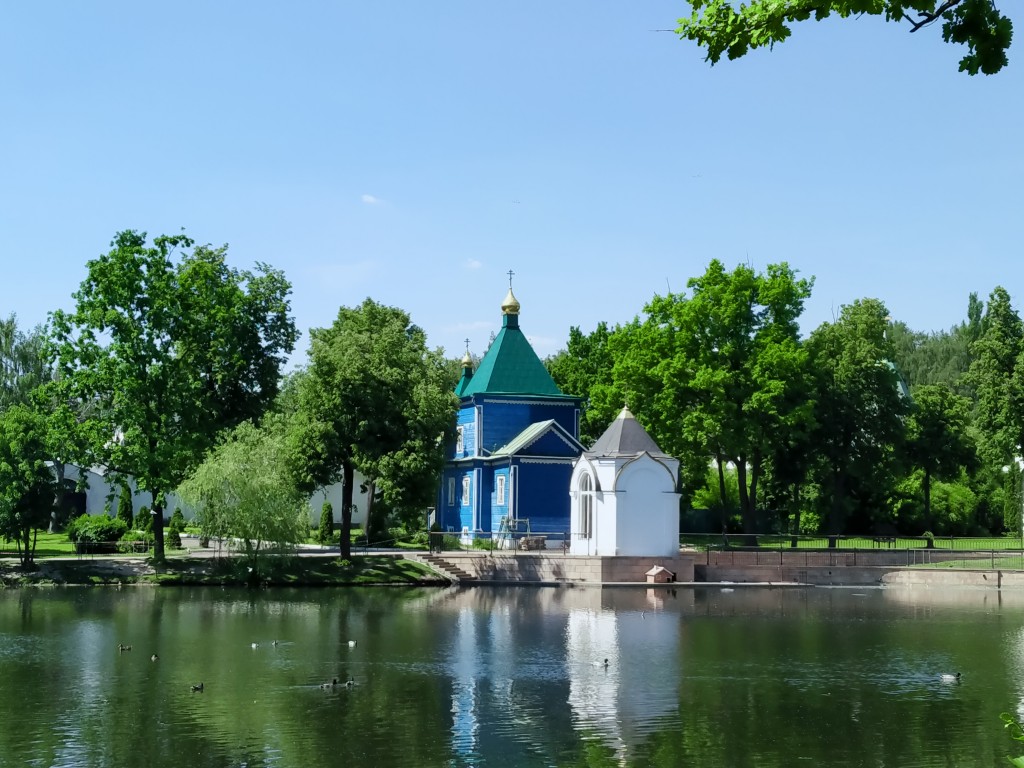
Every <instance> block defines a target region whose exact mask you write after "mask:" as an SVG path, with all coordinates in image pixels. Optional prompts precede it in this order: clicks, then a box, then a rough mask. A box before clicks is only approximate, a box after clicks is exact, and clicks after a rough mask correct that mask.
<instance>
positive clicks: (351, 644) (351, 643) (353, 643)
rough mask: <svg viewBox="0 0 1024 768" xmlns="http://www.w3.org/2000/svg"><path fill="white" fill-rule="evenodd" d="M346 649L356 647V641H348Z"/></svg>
mask: <svg viewBox="0 0 1024 768" xmlns="http://www.w3.org/2000/svg"><path fill="white" fill-rule="evenodd" d="M348 647H349V648H355V647H356V641H355V640H349V641H348Z"/></svg>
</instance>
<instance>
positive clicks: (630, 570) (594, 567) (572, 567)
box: [442, 552, 693, 584]
mask: <svg viewBox="0 0 1024 768" xmlns="http://www.w3.org/2000/svg"><path fill="white" fill-rule="evenodd" d="M442 557H443V558H444V559H445V560H446V561H448V562H449V563H451V564H452V565H456V566H458V567H459V568H461V569H462V570H464V571H465V572H466V573H468V574H469V575H470V576H472V577H473V578H475V579H478V580H480V581H509V582H537V583H578V584H609V583H646V581H647V576H646V574H647V571H649V570H650V569H651V568H653V567H654V566H657V565H660V566H663V567H665V568H667V569H668V570H670V571H672V572H673V573H675V574H676V579H675V580H676V581H693V555H692V554H686V553H680V554H679V555H676V556H675V557H586V556H582V555H549V554H542V553H533V552H523V553H515V554H512V553H503V552H494V553H490V552H484V553H478V552H444V553H442Z"/></svg>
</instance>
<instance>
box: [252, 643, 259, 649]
mask: <svg viewBox="0 0 1024 768" xmlns="http://www.w3.org/2000/svg"><path fill="white" fill-rule="evenodd" d="M249 645H250V647H252V649H253V650H256V649H257V648H259V647H260V644H259V643H250V644H249Z"/></svg>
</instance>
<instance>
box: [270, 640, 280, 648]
mask: <svg viewBox="0 0 1024 768" xmlns="http://www.w3.org/2000/svg"><path fill="white" fill-rule="evenodd" d="M270 644H271V645H272V646H274V647H275V648H277V646H278V645H280V643H279V642H278V641H277V640H274V641H273V642H271V643H270Z"/></svg>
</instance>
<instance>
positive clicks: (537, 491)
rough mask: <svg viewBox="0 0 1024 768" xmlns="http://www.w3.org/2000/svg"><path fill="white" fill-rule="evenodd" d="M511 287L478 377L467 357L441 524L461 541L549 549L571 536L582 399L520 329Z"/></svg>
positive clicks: (446, 471) (441, 502)
mask: <svg viewBox="0 0 1024 768" xmlns="http://www.w3.org/2000/svg"><path fill="white" fill-rule="evenodd" d="M519 309H520V305H519V302H518V301H517V300H516V297H515V296H514V295H513V293H512V289H511V287H510V288H509V291H508V295H507V296H506V297H505V300H504V301H503V302H502V304H501V312H502V326H501V330H500V331H499V332H498V335H497V336H496V337H495V339H494V341H493V342H492V343H491V346H490V348H489V349H488V350H487V353H486V354H485V355H484V357H483V359H482V360H481V361H480V365H479V367H478V368H477V370H476V371H475V372H474V371H473V363H472V360H471V359H470V356H469V352H468V351H467V352H466V355H465V357H464V358H463V360H462V378H461V379H460V380H459V383H458V385H457V386H456V388H455V394H456V395H458V396H459V399H460V405H459V412H458V419H457V426H456V440H455V445H453V446H452V447H451V450H450V452H449V454H448V461H447V463H446V464H445V469H444V474H443V476H442V480H441V489H440V493H439V499H438V508H437V521H438V522H439V523H440V524H441V528H442V530H444V531H449V532H453V533H456V534H458V535H460V536H461V537H462V539H463V540H464V541H465V542H467V543H468V542H469V541H471V540H472V539H474V538H478V537H484V538H492V537H493V539H494V541H495V544H496V546H511V545H512V543H513V540H515V539H517V538H521V537H523V536H524V535H526V534H527V533H529V534H530V535H531V536H532V537H535V538H534V540H535V541H536V540H539V538H540V537H541V536H543V537H546V541H547V544H548V546H551V545H552V544H553V543H557V542H560V541H562V540H563V539H568V536H569V504H570V498H569V481H570V478H571V476H572V471H573V462H574V461H575V460H576V459H577V458H578V457H579V456H580V454H581V453H582V452H583V450H584V449H583V446H582V445H581V444H580V442H579V422H580V402H581V400H580V398H578V397H573V396H572V395H566V394H563V393H562V391H561V390H560V389H559V388H558V386H557V385H556V384H555V382H554V380H553V379H552V378H551V375H550V374H549V373H548V371H547V369H546V368H545V367H544V364H543V363H542V362H541V361H540V358H538V357H537V353H536V352H534V351H533V347H531V346H530V342H529V341H528V340H527V339H526V337H525V336H524V335H523V332H522V331H521V330H520V328H519Z"/></svg>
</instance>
